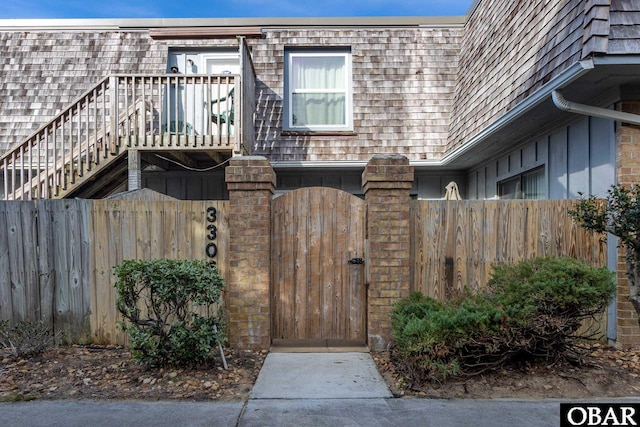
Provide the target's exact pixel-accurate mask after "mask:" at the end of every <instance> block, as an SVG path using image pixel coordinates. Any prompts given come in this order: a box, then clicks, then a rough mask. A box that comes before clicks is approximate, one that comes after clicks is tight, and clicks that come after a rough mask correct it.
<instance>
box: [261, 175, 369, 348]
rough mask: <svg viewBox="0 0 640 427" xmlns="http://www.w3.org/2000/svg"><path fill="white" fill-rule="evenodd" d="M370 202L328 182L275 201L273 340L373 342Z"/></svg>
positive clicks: (343, 342)
mask: <svg viewBox="0 0 640 427" xmlns="http://www.w3.org/2000/svg"><path fill="white" fill-rule="evenodd" d="M365 206H366V205H365V203H364V201H363V200H361V199H359V198H358V197H356V196H353V195H351V194H349V193H346V192H344V191H340V190H336V189H333V188H325V187H312V188H302V189H299V190H295V191H292V192H289V193H287V194H285V195H283V196H280V197H278V198H276V199H274V200H273V205H272V222H273V224H272V257H273V258H272V263H271V265H272V274H273V276H272V283H273V288H272V306H271V307H272V316H273V318H272V335H271V336H272V340H273V342H274V344H278V343H291V342H292V341H296V344H303V345H304V344H308V345H329V346H337V345H347V344H365V343H366V310H367V302H366V288H365V285H364V265H363V263H362V258H363V257H364V246H365V244H364V241H365V212H366V207H365Z"/></svg>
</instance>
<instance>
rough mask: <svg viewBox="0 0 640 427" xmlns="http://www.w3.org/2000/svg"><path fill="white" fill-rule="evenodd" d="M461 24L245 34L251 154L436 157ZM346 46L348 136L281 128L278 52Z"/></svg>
mask: <svg viewBox="0 0 640 427" xmlns="http://www.w3.org/2000/svg"><path fill="white" fill-rule="evenodd" d="M462 32H463V28H462V27H460V28H396V29H394V28H388V29H387V28H369V29H367V28H363V29H357V28H344V29H340V28H336V29H333V28H331V29H329V28H325V29H295V30H275V29H274V30H266V31H265V39H264V40H251V41H250V42H251V43H252V47H253V51H252V55H253V61H254V65H255V69H256V75H257V76H258V82H257V84H256V86H257V89H256V92H257V93H256V98H257V100H258V101H257V102H258V106H257V117H256V134H257V141H256V146H255V147H254V150H253V154H255V155H263V156H266V157H268V158H269V159H270V160H272V161H327V160H328V161H333V160H351V161H367V160H369V159H370V158H371V157H372V156H373V155H375V154H402V155H404V156H406V157H408V158H409V159H410V160H420V159H437V158H440V157H442V155H443V154H444V150H445V148H446V141H447V134H448V130H449V122H450V120H451V108H452V105H453V95H454V90H455V79H456V73H457V69H458V51H459V45H460V41H461V39H462ZM288 47H347V48H350V49H351V54H352V67H353V72H352V76H353V123H354V132H353V134H349V135H338V134H336V135H328V136H327V135H311V134H306V135H305V134H293V135H291V134H290V135H286V134H283V133H282V120H283V95H284V94H283V92H284V86H283V85H284V75H283V74H284V51H285V49H286V48H288Z"/></svg>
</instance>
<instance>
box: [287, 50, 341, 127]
mask: <svg viewBox="0 0 640 427" xmlns="http://www.w3.org/2000/svg"><path fill="white" fill-rule="evenodd" d="M284 106H285V119H284V129H285V130H311V131H341V130H351V129H352V127H353V125H352V119H351V53H350V52H349V51H348V50H344V49H341V50H305V51H299V50H289V51H286V52H285V105H284Z"/></svg>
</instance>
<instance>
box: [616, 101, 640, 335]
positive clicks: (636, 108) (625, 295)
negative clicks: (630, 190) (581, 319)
mask: <svg viewBox="0 0 640 427" xmlns="http://www.w3.org/2000/svg"><path fill="white" fill-rule="evenodd" d="M619 110H621V111H624V112H627V113H633V114H640V101H623V102H621V103H620V108H619ZM616 139H617V141H616V143H617V145H616V147H617V170H616V172H617V178H618V184H620V185H622V186H625V187H626V186H629V185H631V184H635V185H640V127H638V126H633V125H628V124H626V123H622V124H621V126H620V127H619V128H618V130H617V135H616ZM624 255H625V250H624V248H620V249H618V264H617V269H616V270H617V272H616V275H617V279H618V289H617V297H616V298H617V305H618V310H617V339H616V344H617V345H618V346H620V347H622V348H630V347H639V346H640V326H638V315H637V314H636V311H635V310H634V308H633V306H632V305H631V302H630V301H629V281H628V280H627V266H626V263H625V257H624Z"/></svg>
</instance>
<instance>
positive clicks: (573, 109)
mask: <svg viewBox="0 0 640 427" xmlns="http://www.w3.org/2000/svg"><path fill="white" fill-rule="evenodd" d="M551 97H552V98H553V103H554V104H555V105H556V107H558V108H559V109H561V110H563V111H568V112H570V113H577V114H582V115H586V116H593V117H601V118H605V119H611V120H616V121H620V122H625V123H629V124H633V125H640V115H638V114H631V113H625V112H622V111H616V110H608V109H606V108H600V107H594V106H591V105H585V104H578V103H576V102H571V101H567V100H566V99H564V97H563V96H562V92H561V91H559V90H554V91H553V92H551ZM616 240H617V239H616V238H615V237H614V236H612V235H609V236H608V242H609V244H608V247H607V252H608V254H607V255H608V258H609V265H608V267H609V269H610V270H612V271H616V267H615V263H616V257H617V244H615V243H612V242H614V241H616ZM617 312H618V306H617V302H616V300H615V298H614V300H613V301H612V302H611V304H610V305H609V307H608V313H609V317H608V326H607V339H609V340H613V341H615V340H616V339H617V337H618V319H617Z"/></svg>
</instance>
